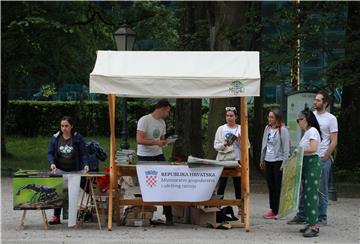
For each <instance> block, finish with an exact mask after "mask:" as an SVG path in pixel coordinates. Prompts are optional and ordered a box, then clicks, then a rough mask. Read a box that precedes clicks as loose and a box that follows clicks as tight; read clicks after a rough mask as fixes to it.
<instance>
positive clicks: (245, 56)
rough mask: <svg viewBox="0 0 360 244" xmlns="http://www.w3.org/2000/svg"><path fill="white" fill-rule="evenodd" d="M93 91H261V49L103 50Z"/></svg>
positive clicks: (198, 94)
mask: <svg viewBox="0 0 360 244" xmlns="http://www.w3.org/2000/svg"><path fill="white" fill-rule="evenodd" d="M90 92H92V93H103V94H116V95H118V96H122V97H147V98H150V97H156V98H159V97H172V98H205V97H209V98H221V97H244V96H259V95H260V69H259V52H237V51H236V52H232V51H231V52H230V51H229V52H215V51H213V52H165V51H145V52H144V51H98V53H97V59H96V64H95V67H94V70H93V71H92V73H91V74H90Z"/></svg>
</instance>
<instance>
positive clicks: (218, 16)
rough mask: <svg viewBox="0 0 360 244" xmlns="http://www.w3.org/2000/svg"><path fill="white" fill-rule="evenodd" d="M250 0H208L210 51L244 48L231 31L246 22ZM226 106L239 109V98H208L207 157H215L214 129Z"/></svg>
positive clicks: (241, 39) (223, 121) (221, 120)
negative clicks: (234, 0)
mask: <svg viewBox="0 0 360 244" xmlns="http://www.w3.org/2000/svg"><path fill="white" fill-rule="evenodd" d="M250 4H251V2H208V18H209V25H210V26H209V28H210V49H211V50H212V51H233V50H245V49H246V48H247V45H246V44H247V43H246V41H245V38H242V37H241V36H239V37H237V38H231V35H232V33H236V32H237V31H238V29H239V28H240V27H241V26H242V25H244V24H246V23H247V17H246V16H245V13H246V12H247V10H248V9H249V6H250ZM226 106H236V107H237V108H238V110H239V107H240V99H239V98H229V99H210V109H209V123H208V124H209V125H208V150H207V157H208V158H215V157H216V151H215V150H214V147H213V142H214V138H215V133H216V129H217V128H218V126H220V125H221V124H223V123H225V110H224V108H225V107H226ZM238 123H239V121H238Z"/></svg>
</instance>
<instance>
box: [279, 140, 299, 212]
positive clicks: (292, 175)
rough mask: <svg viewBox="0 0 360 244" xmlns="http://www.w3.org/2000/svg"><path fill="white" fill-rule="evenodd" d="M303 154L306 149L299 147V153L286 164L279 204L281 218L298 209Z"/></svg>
mask: <svg viewBox="0 0 360 244" xmlns="http://www.w3.org/2000/svg"><path fill="white" fill-rule="evenodd" d="M303 156H304V150H303V148H301V147H299V148H298V153H297V154H296V155H292V156H291V157H290V158H289V160H288V162H287V163H286V164H285V165H284V168H283V177H282V185H281V194H280V206H279V216H280V218H283V217H285V216H287V215H288V214H290V213H292V212H294V211H296V210H297V209H298V205H299V193H300V185H301V173H302V164H303Z"/></svg>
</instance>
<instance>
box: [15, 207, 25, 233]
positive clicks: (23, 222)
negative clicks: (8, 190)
mask: <svg viewBox="0 0 360 244" xmlns="http://www.w3.org/2000/svg"><path fill="white" fill-rule="evenodd" d="M25 216H26V210H24V211H23V214H22V216H21V219H20V225H19V226H18V227H16V230H23V229H24V225H25Z"/></svg>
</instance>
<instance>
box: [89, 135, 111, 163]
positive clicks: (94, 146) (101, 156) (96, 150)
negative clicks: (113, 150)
mask: <svg viewBox="0 0 360 244" xmlns="http://www.w3.org/2000/svg"><path fill="white" fill-rule="evenodd" d="M85 146H86V148H87V150H88V153H89V156H91V155H95V156H96V158H97V159H98V160H100V161H105V160H106V159H107V154H106V152H105V150H104V149H103V148H102V147H101V146H100V144H99V143H98V142H96V141H92V140H90V141H88V142H86V143H85Z"/></svg>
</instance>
